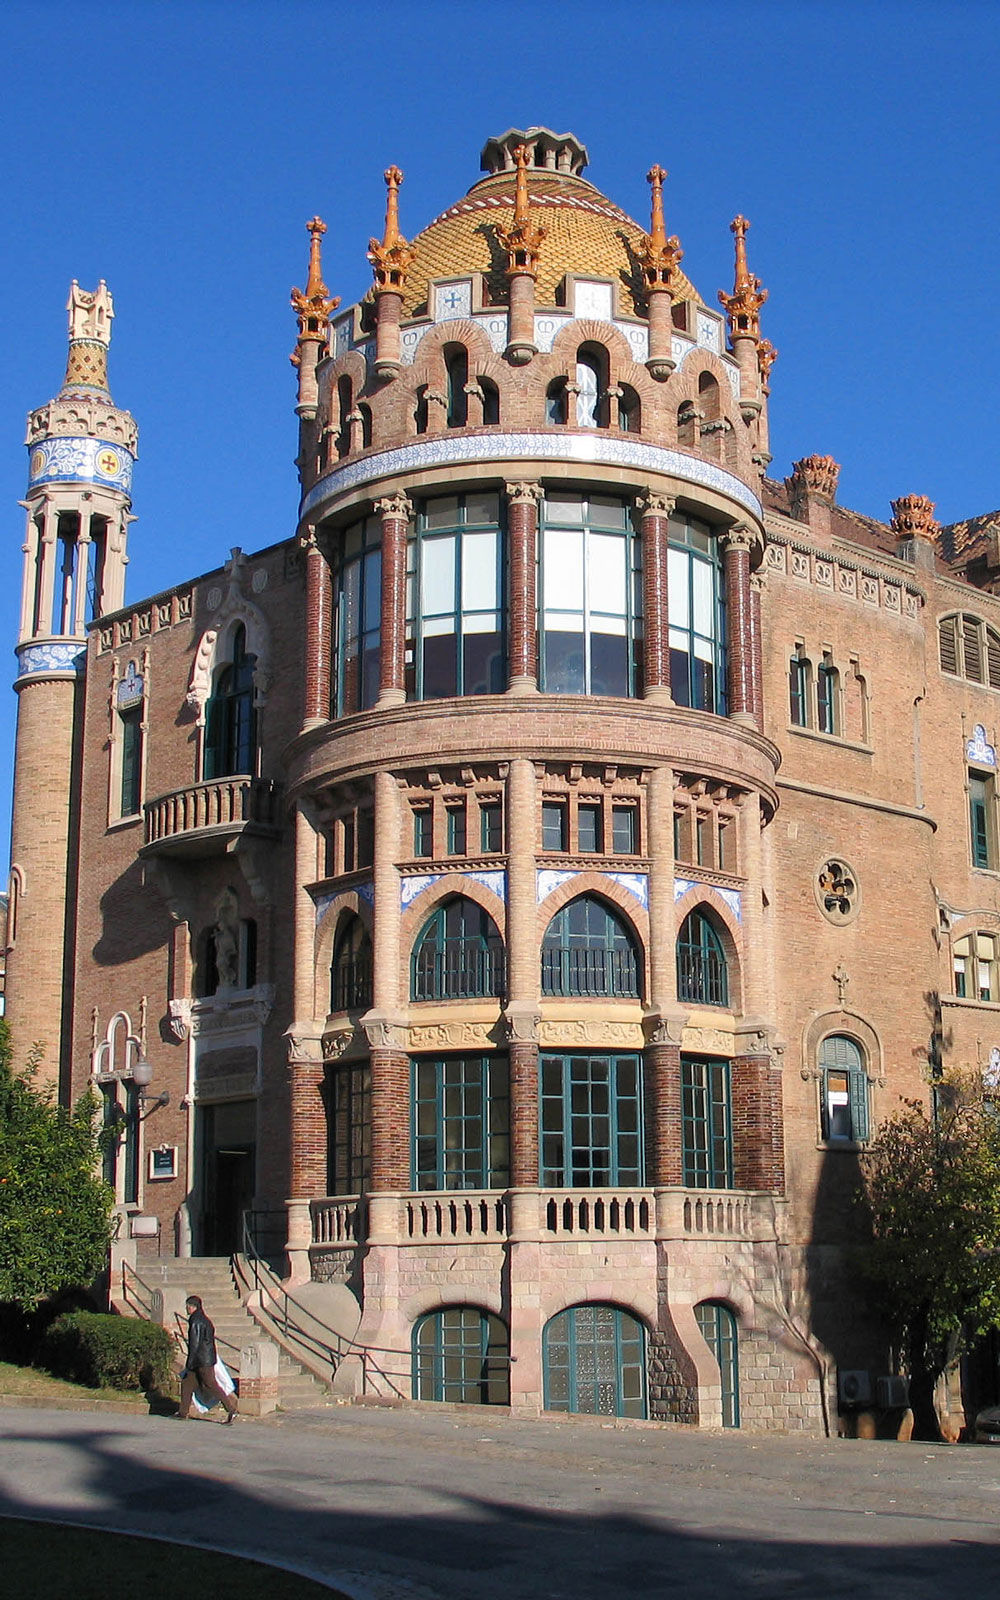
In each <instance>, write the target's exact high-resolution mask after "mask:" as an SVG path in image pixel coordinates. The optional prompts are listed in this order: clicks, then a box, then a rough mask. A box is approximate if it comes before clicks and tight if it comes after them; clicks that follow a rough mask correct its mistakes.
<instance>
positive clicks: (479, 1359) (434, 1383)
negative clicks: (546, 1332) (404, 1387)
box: [413, 1306, 510, 1406]
mask: <svg viewBox="0 0 1000 1600" xmlns="http://www.w3.org/2000/svg"><path fill="white" fill-rule="evenodd" d="M413 1398H414V1400H445V1401H450V1402H451V1403H452V1404H453V1405H466V1406H469V1405H480V1406H506V1405H509V1404H510V1341H509V1339H508V1336H507V1329H506V1326H505V1325H504V1323H502V1322H501V1321H500V1318H499V1317H495V1316H493V1315H492V1314H491V1313H490V1312H487V1311H479V1310H478V1309H477V1308H476V1307H475V1306H447V1307H446V1308H445V1309H444V1310H441V1311H432V1312H431V1313H430V1314H429V1315H428V1316H426V1317H421V1319H420V1321H419V1322H418V1323H417V1325H416V1327H415V1328H414V1330H413Z"/></svg>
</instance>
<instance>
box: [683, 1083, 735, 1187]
mask: <svg viewBox="0 0 1000 1600" xmlns="http://www.w3.org/2000/svg"><path fill="white" fill-rule="evenodd" d="M731 1077H732V1075H731V1071H730V1064H729V1062H728V1061H719V1060H715V1059H713V1058H712V1057H707V1056H706V1057H702V1056H681V1165H682V1171H683V1175H684V1183H685V1184H686V1185H687V1187H688V1188H689V1189H730V1188H731V1187H732V1182H733V1118H732V1086H731Z"/></svg>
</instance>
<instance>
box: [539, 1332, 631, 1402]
mask: <svg viewBox="0 0 1000 1600" xmlns="http://www.w3.org/2000/svg"><path fill="white" fill-rule="evenodd" d="M542 1363H543V1368H544V1379H545V1408H546V1410H547V1411H579V1412H584V1413H585V1414H586V1415H588V1416H597V1417H645V1415H646V1336H645V1332H644V1330H643V1327H642V1324H641V1323H640V1322H638V1321H637V1320H636V1318H635V1317H633V1316H630V1314H629V1313H628V1312H627V1311H622V1310H621V1309H620V1308H619V1307H618V1306H602V1305H584V1306H570V1307H569V1309H568V1310H566V1311H560V1313H559V1315H558V1316H555V1317H553V1318H552V1320H551V1321H550V1322H548V1323H546V1326H545V1331H544V1334H543V1336H542Z"/></svg>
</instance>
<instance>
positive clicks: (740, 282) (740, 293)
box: [719, 217, 767, 342]
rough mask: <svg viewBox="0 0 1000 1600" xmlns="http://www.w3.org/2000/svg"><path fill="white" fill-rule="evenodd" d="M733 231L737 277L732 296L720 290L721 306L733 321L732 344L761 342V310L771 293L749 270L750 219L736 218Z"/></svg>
mask: <svg viewBox="0 0 1000 1600" xmlns="http://www.w3.org/2000/svg"><path fill="white" fill-rule="evenodd" d="M729 226H730V230H731V232H732V233H733V234H734V235H735V238H736V275H735V280H734V283H733V292H732V294H726V292H725V290H724V289H720V290H719V304H720V305H721V306H724V307H725V310H726V315H727V317H728V318H729V338H730V342H732V341H734V340H736V339H759V338H760V308H761V306H762V305H763V304H764V302H765V300H766V299H767V290H766V289H762V288H761V286H760V279H759V278H755V277H754V275H753V273H752V272H750V271H749V270H748V268H747V245H746V236H747V229H748V228H749V226H750V224H749V222H748V221H747V219H746V217H734V219H733V221H732V222H731V223H730V225H729Z"/></svg>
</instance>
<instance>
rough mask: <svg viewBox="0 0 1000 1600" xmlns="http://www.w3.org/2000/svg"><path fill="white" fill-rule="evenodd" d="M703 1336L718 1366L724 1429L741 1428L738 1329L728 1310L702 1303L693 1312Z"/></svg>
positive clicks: (713, 1301) (714, 1303)
mask: <svg viewBox="0 0 1000 1600" xmlns="http://www.w3.org/2000/svg"><path fill="white" fill-rule="evenodd" d="M694 1314H695V1317H696V1319H697V1322H698V1327H699V1330H700V1332H701V1336H702V1338H703V1339H704V1341H705V1343H706V1344H707V1345H708V1348H709V1349H710V1350H711V1352H712V1354H713V1356H714V1357H715V1359H716V1361H717V1362H718V1364H719V1377H720V1379H721V1386H722V1426H723V1427H724V1428H738V1427H739V1425H740V1360H739V1327H738V1325H737V1322H736V1318H735V1317H734V1316H733V1313H732V1312H731V1311H730V1309H729V1307H728V1306H724V1305H720V1304H719V1302H718V1301H716V1300H702V1302H701V1304H700V1305H696V1306H695V1308H694Z"/></svg>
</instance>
